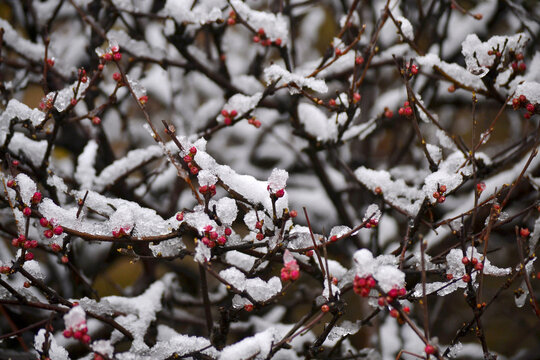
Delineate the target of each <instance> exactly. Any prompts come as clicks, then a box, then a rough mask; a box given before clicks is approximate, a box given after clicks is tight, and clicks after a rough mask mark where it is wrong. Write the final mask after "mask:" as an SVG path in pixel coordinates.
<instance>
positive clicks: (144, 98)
mask: <svg viewBox="0 0 540 360" xmlns="http://www.w3.org/2000/svg"><path fill="white" fill-rule="evenodd" d="M139 102H140V103H141V104H143V105H144V104H146V103H147V102H148V96H147V95H143V96H141V97H140V98H139Z"/></svg>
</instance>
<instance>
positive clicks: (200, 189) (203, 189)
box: [199, 185, 208, 194]
mask: <svg viewBox="0 0 540 360" xmlns="http://www.w3.org/2000/svg"><path fill="white" fill-rule="evenodd" d="M207 191H208V186H206V185H203V186H201V187H200V188H199V192H200V193H201V194H204V193H206V192H207Z"/></svg>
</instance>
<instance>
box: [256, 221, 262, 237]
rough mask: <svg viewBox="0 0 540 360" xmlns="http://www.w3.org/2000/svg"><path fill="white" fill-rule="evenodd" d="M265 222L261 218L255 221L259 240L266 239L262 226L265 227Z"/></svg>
mask: <svg viewBox="0 0 540 360" xmlns="http://www.w3.org/2000/svg"><path fill="white" fill-rule="evenodd" d="M263 224H264V220H259V221H257V222H256V223H255V229H257V235H256V238H257V240H259V241H261V240H262V239H264V233H263V231H262V228H263Z"/></svg>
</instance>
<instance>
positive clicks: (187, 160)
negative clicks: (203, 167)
mask: <svg viewBox="0 0 540 360" xmlns="http://www.w3.org/2000/svg"><path fill="white" fill-rule="evenodd" d="M191 160H193V159H192V158H191V155H189V154H188V155H186V156H184V162H186V163H188V162H190V161H191Z"/></svg>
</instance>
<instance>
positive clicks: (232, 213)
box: [216, 197, 238, 225]
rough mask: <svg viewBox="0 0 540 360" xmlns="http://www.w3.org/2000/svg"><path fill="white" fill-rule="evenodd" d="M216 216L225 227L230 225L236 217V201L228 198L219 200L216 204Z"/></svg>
mask: <svg viewBox="0 0 540 360" xmlns="http://www.w3.org/2000/svg"><path fill="white" fill-rule="evenodd" d="M216 214H217V216H218V217H219V219H220V220H221V222H222V223H223V224H225V225H231V224H232V223H233V222H234V220H236V217H237V216H238V207H237V206H236V201H235V200H234V199H231V198H229V197H224V198H221V199H219V200H218V201H217V204H216Z"/></svg>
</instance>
